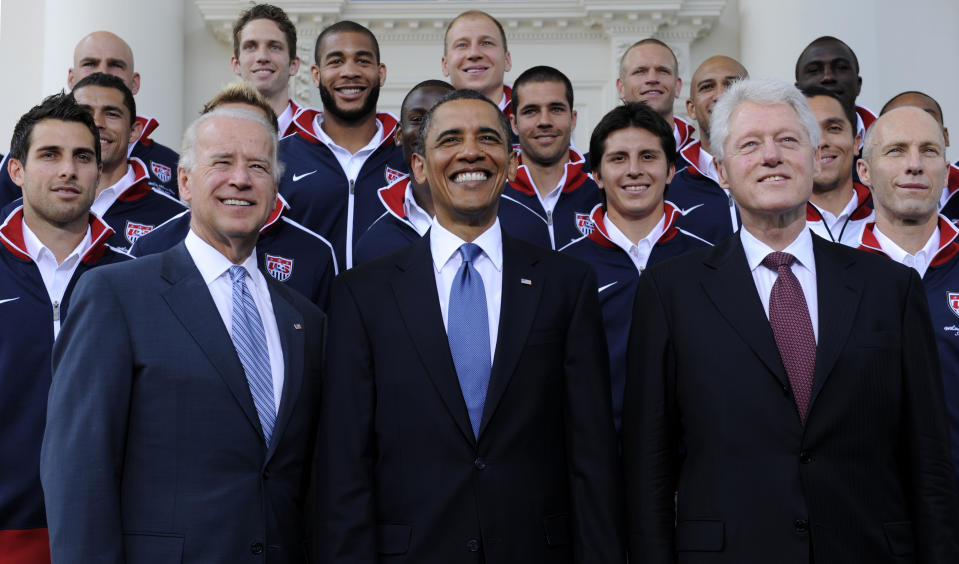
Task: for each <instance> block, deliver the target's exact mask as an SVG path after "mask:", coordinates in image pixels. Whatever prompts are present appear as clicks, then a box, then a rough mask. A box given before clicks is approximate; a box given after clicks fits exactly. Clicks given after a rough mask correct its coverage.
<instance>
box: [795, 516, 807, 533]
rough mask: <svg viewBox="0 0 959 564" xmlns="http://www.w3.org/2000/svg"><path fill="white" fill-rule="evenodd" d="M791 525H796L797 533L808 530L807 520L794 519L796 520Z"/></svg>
mask: <svg viewBox="0 0 959 564" xmlns="http://www.w3.org/2000/svg"><path fill="white" fill-rule="evenodd" d="M793 526H794V527H796V532H797V533H805V532H806V531H808V530H809V521H806V520H805V519H796V522H795V523H793Z"/></svg>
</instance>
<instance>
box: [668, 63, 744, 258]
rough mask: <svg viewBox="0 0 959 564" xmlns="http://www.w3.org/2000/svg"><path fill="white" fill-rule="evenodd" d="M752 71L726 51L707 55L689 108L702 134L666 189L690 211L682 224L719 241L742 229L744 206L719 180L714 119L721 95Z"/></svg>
mask: <svg viewBox="0 0 959 564" xmlns="http://www.w3.org/2000/svg"><path fill="white" fill-rule="evenodd" d="M748 76H749V73H748V72H746V68H745V67H744V66H743V65H742V64H741V63H740V62H739V61H737V60H736V59H732V58H730V57H725V56H723V55H717V56H715V57H710V58H708V59H706V60H705V61H703V63H702V64H701V65H699V68H697V69H696V72H694V73H693V79H692V81H690V85H689V99H688V100H686V112H687V113H689V117H691V118H693V119H694V120H696V123H697V124H698V125H699V131H700V132H701V135H700V138H699V139H698V140H695V141H693V142H692V143H689V144H688V145H686V147H683V148H682V150H680V153H679V154H680V159H679V160H680V163H679V164H678V165H677V169H678V170H679V171H678V172H677V173H676V175H675V176H674V177H673V180H672V182H670V183H669V189H668V191H667V192H666V199H667V200H669V201H670V202H672V203H674V204H676V206H678V207H679V208H680V209H681V210H684V212H685V213H684V215H683V216H682V217H680V219H679V220H677V225H678V226H680V227H681V228H682V229H685V230H687V231H689V232H691V233H695V234H696V235H699V236H700V237H703V238H704V239H706V240H707V241H709V242H710V243H713V244H716V243H719V242H721V241H723V240H725V239H726V238H728V237H729V236H730V235H732V234H733V233H735V232H736V230H737V229H739V211H738V210H737V208H736V202H735V200H734V199H733V197H732V195H731V194H730V192H729V190H728V189H725V188H722V187H721V186H720V185H719V177H718V176H717V173H716V163H715V161H714V160H713V154H712V148H711V147H710V144H709V132H710V130H709V118H710V116H711V115H712V112H713V105H714V104H715V103H716V100H717V99H718V98H719V96H720V94H722V93H723V92H725V91H726V88H728V87H729V85H730V84H732V83H734V82H736V81H737V80H742V79H744V78H747V77H748Z"/></svg>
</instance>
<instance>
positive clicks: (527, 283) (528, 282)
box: [519, 278, 533, 286]
mask: <svg viewBox="0 0 959 564" xmlns="http://www.w3.org/2000/svg"><path fill="white" fill-rule="evenodd" d="M519 283H520V284H522V285H523V286H532V285H533V281H532V280H530V279H529V278H520V279H519Z"/></svg>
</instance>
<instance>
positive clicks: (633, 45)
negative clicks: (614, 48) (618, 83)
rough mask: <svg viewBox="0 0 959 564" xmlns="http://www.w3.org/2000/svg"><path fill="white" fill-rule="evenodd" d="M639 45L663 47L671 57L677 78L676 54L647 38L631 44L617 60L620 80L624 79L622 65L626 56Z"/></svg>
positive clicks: (663, 44)
mask: <svg viewBox="0 0 959 564" xmlns="http://www.w3.org/2000/svg"><path fill="white" fill-rule="evenodd" d="M641 45H659V46H660V47H665V48H666V50H668V51H669V54H670V55H672V56H673V74H674V75H675V76H677V77H678V76H679V59H677V58H676V53H675V52H674V51H673V50H672V48H671V47H670V46H669V45H666V44H665V43H663V42H662V41H660V40H659V39H656V38H655V37H647V38H646V39H640V40H639V41H637V42H636V43H633V44H632V45H630V46H629V49H626V50H625V51H623V56H622V57H620V58H619V77H620V78H625V73H624V72H623V63H624V62H625V61H626V55H629V52H630V51H632V50H633V49H634V48H636V47H639V46H641Z"/></svg>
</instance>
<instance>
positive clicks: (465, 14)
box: [443, 10, 509, 55]
mask: <svg viewBox="0 0 959 564" xmlns="http://www.w3.org/2000/svg"><path fill="white" fill-rule="evenodd" d="M476 17H480V18H486V19H488V20H489V21H491V22H493V23H494V24H496V29H498V30H499V37H500V39H502V40H503V51H509V46H508V45H507V44H506V32H505V31H504V30H503V24H501V23H499V20H498V19H496V18H494V17H493V16H491V15H489V14H487V13H486V12H484V11H482V10H467V11H465V12H463V13H462V14H460V15H458V16H456V17H455V18H453V19H452V20H451V21H450V24H449V25H448V26H446V32H445V33H444V34H443V54H444V55H445V54H446V42H447V41H448V40H449V37H450V28H452V27H453V24H455V23H456V22H458V21H460V20H461V19H463V18H476Z"/></svg>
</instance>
